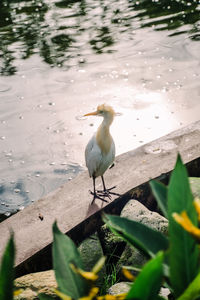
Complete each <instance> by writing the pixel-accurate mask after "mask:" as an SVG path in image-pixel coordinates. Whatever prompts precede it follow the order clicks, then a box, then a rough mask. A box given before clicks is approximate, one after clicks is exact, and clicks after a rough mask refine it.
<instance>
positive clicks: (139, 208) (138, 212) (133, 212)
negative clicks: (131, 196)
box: [121, 200, 168, 234]
mask: <svg viewBox="0 0 200 300" xmlns="http://www.w3.org/2000/svg"><path fill="white" fill-rule="evenodd" d="M121 217H125V218H128V219H130V220H134V221H137V222H140V223H142V224H145V225H147V226H149V227H151V228H153V229H155V230H158V231H160V232H162V233H164V234H167V232H168V220H167V219H166V218H164V217H163V216H161V215H160V214H158V213H157V212H152V211H150V210H148V209H147V208H146V207H145V206H144V205H142V204H141V203H140V202H138V201H137V200H130V201H129V202H128V203H127V204H126V206H125V207H124V208H123V210H122V212H121Z"/></svg>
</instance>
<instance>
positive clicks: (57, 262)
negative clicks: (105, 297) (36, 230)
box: [53, 223, 89, 299]
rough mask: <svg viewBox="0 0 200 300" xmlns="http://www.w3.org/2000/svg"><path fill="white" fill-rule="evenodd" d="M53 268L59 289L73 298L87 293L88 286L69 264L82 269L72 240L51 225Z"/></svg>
mask: <svg viewBox="0 0 200 300" xmlns="http://www.w3.org/2000/svg"><path fill="white" fill-rule="evenodd" d="M53 237H54V241H53V268H54V271H55V276H56V281H57V284H58V287H59V290H60V291H61V292H62V293H64V294H66V295H67V296H70V297H72V298H74V299H78V298H80V297H83V296H85V295H87V293H88V289H89V286H88V284H87V282H86V280H85V279H84V278H82V277H81V276H80V275H79V274H77V273H75V272H74V271H73V270H72V268H71V267H70V264H74V265H75V266H76V267H78V268H81V269H83V264H82V260H81V257H80V254H79V252H78V250H77V248H76V246H75V245H74V243H73V241H72V240H71V239H70V238H69V237H68V236H67V235H65V234H63V233H62V232H61V231H60V230H59V229H58V227H57V224H56V223H54V225H53Z"/></svg>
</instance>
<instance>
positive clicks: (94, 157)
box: [85, 135, 102, 177]
mask: <svg viewBox="0 0 200 300" xmlns="http://www.w3.org/2000/svg"><path fill="white" fill-rule="evenodd" d="M85 161H86V166H87V168H88V171H89V175H90V177H92V176H95V172H96V171H97V170H98V168H99V166H100V164H101V161H102V153H101V149H100V148H99V146H98V144H97V141H96V135H93V137H92V138H91V139H90V140H89V142H88V144H87V146H86V149H85Z"/></svg>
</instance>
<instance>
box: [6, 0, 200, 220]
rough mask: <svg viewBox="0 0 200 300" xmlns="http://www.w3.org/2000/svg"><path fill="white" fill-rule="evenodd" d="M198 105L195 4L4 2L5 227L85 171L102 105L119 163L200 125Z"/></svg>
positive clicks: (199, 47) (199, 38)
mask: <svg viewBox="0 0 200 300" xmlns="http://www.w3.org/2000/svg"><path fill="white" fill-rule="evenodd" d="M199 98H200V1H195V0H193V1H184V0H181V1H179V0H177V1H174V0H173V1H169V0H168V1H166V0H165V1H164V0H153V1H149V0H144V1H128V0H121V1H114V0H107V1H106V0H105V1H104V0H102V1H97V0H89V1H84V0H83V1H75V0H74V1H68V0H64V1H62V0H61V1H50V0H33V1H32V0H27V1H20V2H18V1H17V0H15V1H13V0H9V1H8V0H2V1H1V2H0V167H1V168H0V169H1V172H0V215H1V219H2V218H4V217H5V216H9V215H10V214H12V213H14V212H16V211H18V210H22V209H23V208H24V207H25V206H27V205H28V204H30V203H31V202H34V201H36V200H37V199H39V198H40V197H42V196H43V195H45V194H47V193H49V192H50V191H52V190H54V189H56V188H57V187H59V186H60V185H61V184H63V183H65V182H66V181H68V180H71V179H72V178H73V177H74V176H76V174H77V173H79V172H80V171H82V170H84V169H85V165H84V148H85V145H86V143H87V141H88V139H89V137H90V136H91V135H92V134H93V132H94V131H95V130H96V128H97V126H98V124H99V122H100V121H101V120H99V119H98V118H95V117H90V118H84V117H82V115H83V114H84V113H88V112H90V111H92V110H94V109H95V108H96V106H97V105H98V104H101V103H107V104H110V105H112V106H113V107H114V108H115V110H116V111H117V112H118V113H119V114H118V115H119V116H117V117H116V118H115V121H114V123H113V125H112V134H113V137H114V139H115V142H116V148H117V154H120V153H123V152H125V151H128V150H131V149H134V148H136V147H138V146H140V145H142V144H144V143H146V142H148V141H151V140H153V139H156V138H158V137H160V136H162V135H165V134H167V133H169V132H171V131H173V130H175V129H178V128H180V127H182V126H185V125H187V124H189V123H191V122H193V121H196V120H198V119H199V117H200V99H199ZM91 184H92V182H91Z"/></svg>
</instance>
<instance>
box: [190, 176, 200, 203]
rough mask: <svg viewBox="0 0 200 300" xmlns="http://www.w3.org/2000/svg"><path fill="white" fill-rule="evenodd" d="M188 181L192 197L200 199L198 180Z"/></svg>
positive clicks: (199, 179)
mask: <svg viewBox="0 0 200 300" xmlns="http://www.w3.org/2000/svg"><path fill="white" fill-rule="evenodd" d="M189 180H190V186H191V189H192V193H193V195H194V197H199V198H200V178H198V177H190V178H189Z"/></svg>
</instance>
